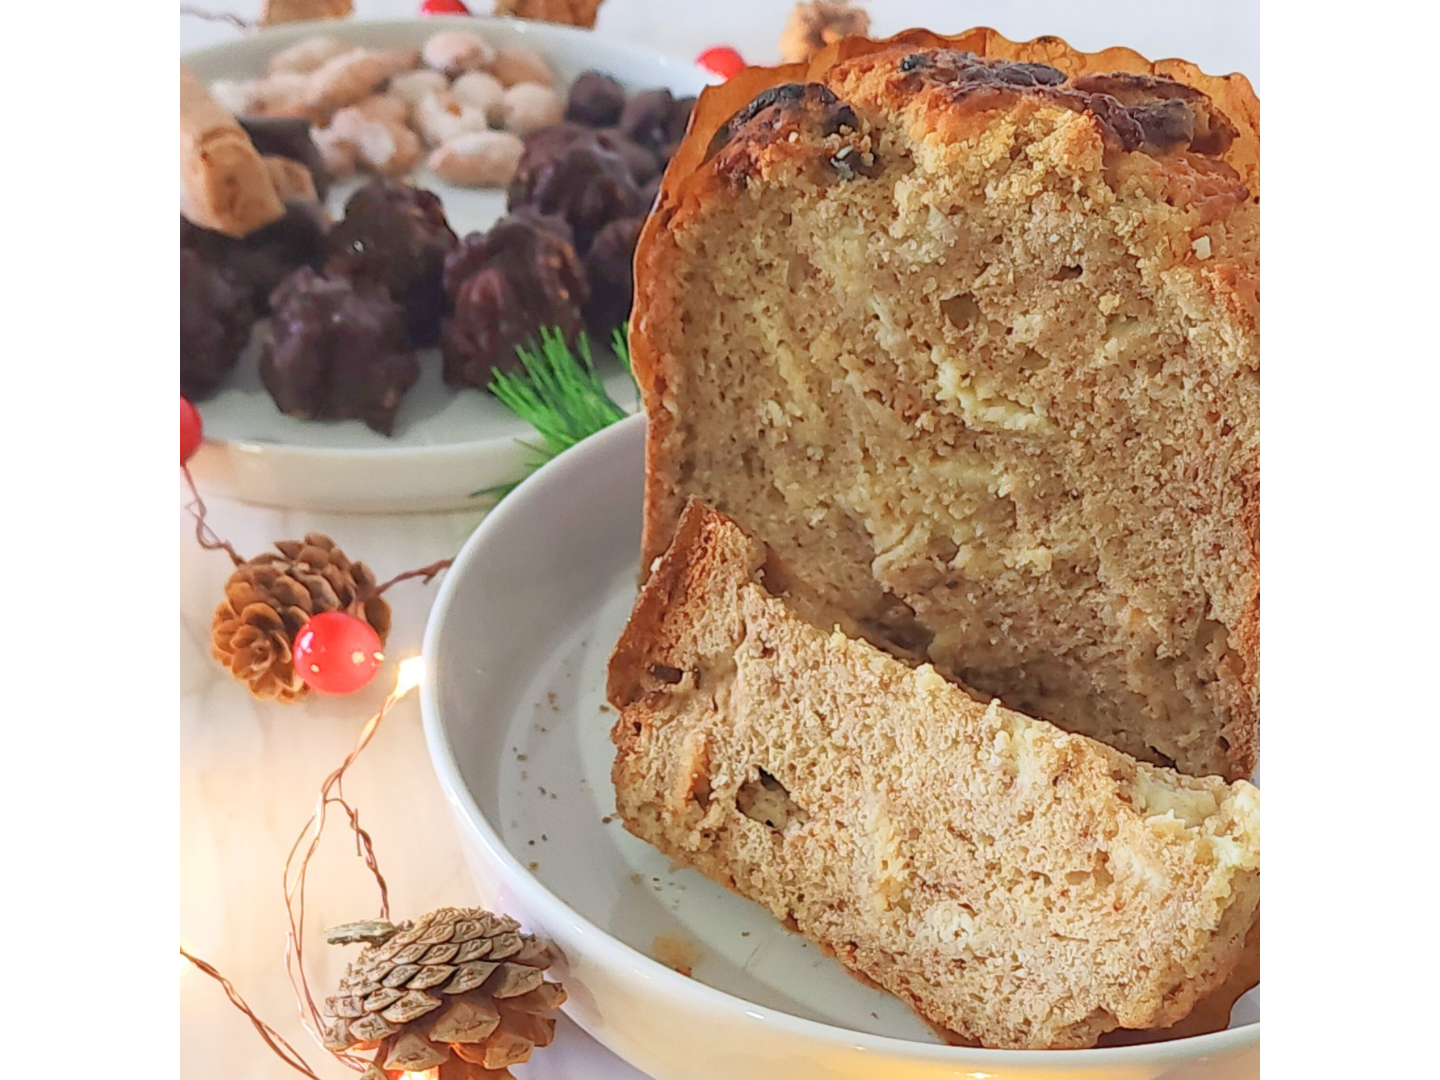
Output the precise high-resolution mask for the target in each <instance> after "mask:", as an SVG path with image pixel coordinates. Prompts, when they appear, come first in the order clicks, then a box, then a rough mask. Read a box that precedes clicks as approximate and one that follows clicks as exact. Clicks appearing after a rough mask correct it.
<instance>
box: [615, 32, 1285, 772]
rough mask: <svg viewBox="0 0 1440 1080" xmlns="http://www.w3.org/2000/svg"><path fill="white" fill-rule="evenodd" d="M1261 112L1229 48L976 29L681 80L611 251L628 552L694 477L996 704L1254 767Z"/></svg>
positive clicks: (1126, 745) (1114, 737) (660, 533)
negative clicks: (694, 100) (626, 464)
mask: <svg viewBox="0 0 1440 1080" xmlns="http://www.w3.org/2000/svg"><path fill="white" fill-rule="evenodd" d="M967 50H969V51H967ZM976 51H983V52H984V53H985V54H986V57H988V58H985V57H977V56H976V55H975V52H976ZM1004 57H1009V58H1012V59H1001V58H1004ZM1177 80H1180V81H1177ZM772 82H778V83H781V84H782V85H779V86H771V85H768V84H769V83H772ZM1258 144H1259V128H1258V103H1256V101H1255V99H1254V95H1253V93H1251V92H1250V90H1249V86H1248V83H1246V82H1245V80H1244V78H1243V77H1241V76H1231V77H1229V78H1228V79H1212V78H1208V77H1205V76H1203V75H1201V74H1200V73H1199V72H1198V71H1197V70H1196V69H1195V68H1194V67H1193V66H1190V65H1186V64H1182V63H1180V62H1178V61H1167V62H1164V63H1160V64H1149V63H1148V62H1146V61H1144V60H1143V59H1142V58H1140V57H1139V56H1138V55H1136V54H1134V53H1131V52H1128V51H1126V50H1109V51H1107V52H1105V53H1102V54H1098V55H1097V56H1085V55H1084V54H1080V53H1076V52H1074V51H1073V50H1070V49H1068V48H1067V47H1066V46H1065V45H1064V43H1063V42H1058V41H1057V40H1056V39H1054V38H1046V39H1039V40H1037V41H1036V42H1033V43H1029V44H1021V45H1017V44H1015V43H1012V42H1007V41H1005V39H1003V38H1001V37H1000V36H999V35H998V34H994V33H993V32H991V31H975V32H972V33H971V34H967V35H962V36H961V37H960V38H957V39H945V38H937V37H936V36H935V35H930V34H923V33H913V34H909V35H904V36H902V37H901V38H899V39H895V40H894V41H892V42H888V43H873V42H869V43H867V42H862V41H855V40H848V41H846V42H844V43H842V44H841V45H840V46H837V47H832V48H831V49H828V50H827V51H826V52H825V53H823V54H821V56H820V57H818V58H817V59H816V60H815V61H814V62H813V63H812V64H811V65H810V66H809V67H808V68H807V67H805V66H804V65H799V66H796V65H792V66H791V67H789V68H785V69H781V70H779V71H776V72H766V71H753V70H752V71H747V72H743V73H742V74H741V75H740V76H737V78H736V79H733V80H731V82H729V83H727V84H726V85H725V86H723V87H715V88H711V89H709V90H707V91H706V92H705V95H703V96H702V98H701V100H700V103H699V105H698V106H697V111H696V115H695V119H694V121H693V122H692V126H691V130H690V132H689V134H688V135H687V137H686V141H685V143H684V145H683V146H682V147H681V149H680V151H679V152H678V153H677V155H676V157H675V159H674V161H673V163H672V165H671V167H670V169H669V170H668V171H667V173H666V176H665V180H664V185H663V187H662V191H661V196H660V201H659V205H658V207H657V210H656V212H655V213H654V214H652V215H651V217H650V219H649V221H648V222H647V224H646V227H645V230H644V233H643V235H642V237H641V240H640V244H639V250H638V254H637V262H636V303H635V309H634V314H633V316H632V325H631V346H632V351H633V357H634V369H635V372H636V375H637V378H638V379H639V381H640V383H641V386H642V388H643V391H644V399H645V408H646V412H647V414H648V417H649V436H648V446H647V489H646V508H645V539H644V546H645V555H646V560H647V565H648V562H649V561H650V560H652V559H654V558H655V557H657V556H658V555H659V554H660V553H661V552H662V551H663V550H664V549H665V547H666V545H667V544H668V543H669V541H670V539H671V537H672V536H673V534H674V530H675V525H676V522H677V520H678V518H679V514H680V510H681V508H682V507H683V506H684V503H685V500H686V499H687V498H688V497H689V496H692V495H694V496H698V497H700V498H703V499H705V500H706V501H708V502H710V503H711V504H712V505H714V506H716V507H717V508H718V509H721V510H723V511H725V512H727V513H731V514H733V515H734V516H735V517H736V518H737V520H739V521H740V523H741V524H742V525H744V526H745V527H746V528H747V529H750V530H752V531H754V532H755V533H756V535H758V536H759V537H760V538H761V539H763V540H765V541H766V542H768V543H770V544H771V545H773V546H774V548H775V549H776V550H777V551H778V552H779V553H780V555H781V556H782V557H783V558H784V559H785V560H786V561H787V562H788V563H789V564H790V565H791V567H792V568H793V569H794V571H795V572H796V573H797V574H798V575H799V576H800V577H802V578H806V579H808V580H810V581H812V582H814V583H815V585H816V586H817V587H819V588H821V589H822V591H823V592H824V594H825V597H826V598H827V599H828V600H830V601H832V602H834V603H835V604H836V605H837V606H839V607H840V608H842V609H843V610H844V611H845V612H846V613H848V614H849V615H850V616H852V617H853V618H854V619H856V620H857V621H859V622H861V623H862V624H865V625H866V626H868V627H871V628H873V629H875V630H876V631H877V632H878V633H879V634H881V635H882V636H883V637H884V639H885V640H887V641H888V642H889V643H890V644H891V645H894V646H899V647H904V648H909V649H914V650H919V651H921V652H923V653H924V654H925V655H926V656H927V657H928V658H929V659H930V660H931V661H932V662H933V663H934V664H935V665H936V667H937V668H939V669H941V670H942V671H943V672H945V673H947V674H950V675H954V676H956V677H957V678H959V679H960V680H961V681H963V682H966V683H968V684H970V685H972V686H974V687H975V688H976V689H978V690H981V691H984V692H985V693H987V694H994V695H996V696H998V697H999V698H1001V699H1002V700H1003V701H1004V702H1005V703H1006V704H1007V705H1009V706H1011V707H1012V708H1016V709H1019V710H1021V711H1024V712H1028V713H1030V714H1032V715H1037V716H1043V717H1044V718H1046V719H1047V720H1051V721H1053V722H1055V723H1057V724H1059V725H1061V726H1062V727H1065V728H1067V729H1069V730H1073V731H1078V732H1081V733H1084V734H1087V735H1091V736H1094V737H1096V738H1100V739H1103V740H1105V741H1106V742H1108V743H1110V744H1111V745H1113V746H1115V747H1117V748H1119V749H1121V750H1124V751H1126V752H1127V753H1129V754H1131V755H1133V756H1135V757H1137V758H1139V759H1141V760H1145V761H1150V762H1152V763H1156V764H1163V765H1172V764H1173V765H1175V766H1177V767H1178V768H1179V769H1180V770H1181V771H1183V772H1187V773H1192V774H1195V775H1207V774H1219V775H1222V776H1224V777H1226V778H1227V779H1236V778H1241V777H1248V776H1249V775H1251V773H1252V772H1253V770H1254V767H1255V763H1256V755H1257V752H1258V751H1257V747H1258V715H1259V445H1260V444H1259V438H1260V429H1259V421H1260V412H1259V404H1260V379H1259V377H1260V359H1259V287H1258V281H1259V228H1258V227H1259V202H1258V191H1259V167H1258Z"/></svg>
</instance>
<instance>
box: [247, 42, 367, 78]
mask: <svg viewBox="0 0 1440 1080" xmlns="http://www.w3.org/2000/svg"><path fill="white" fill-rule="evenodd" d="M349 51H350V46H349V45H346V44H345V43H344V42H343V41H339V40H337V39H335V38H333V37H327V36H325V35H321V36H319V37H309V38H306V39H305V40H304V41H297V42H296V43H295V44H294V45H291V46H290V47H289V48H288V49H281V50H280V51H279V52H278V53H276V54H275V55H274V56H272V57H271V58H270V63H269V64H267V65H266V67H265V70H266V71H268V72H269V73H270V74H271V75H275V74H278V73H280V72H291V73H294V74H297V75H309V74H310V73H311V72H312V71H314V70H315V69H316V68H318V67H319V66H320V65H321V64H323V63H325V61H326V60H329V59H331V58H333V57H336V56H339V55H340V54H341V53H345V52H349Z"/></svg>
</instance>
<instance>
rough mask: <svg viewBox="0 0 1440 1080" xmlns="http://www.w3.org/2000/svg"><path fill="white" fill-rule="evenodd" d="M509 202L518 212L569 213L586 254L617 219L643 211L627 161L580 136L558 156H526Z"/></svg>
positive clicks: (578, 245)
mask: <svg viewBox="0 0 1440 1080" xmlns="http://www.w3.org/2000/svg"><path fill="white" fill-rule="evenodd" d="M529 156H530V152H529V151H528V150H527V151H526V157H529ZM509 206H510V209H511V210H512V211H513V210H515V209H518V208H519V207H521V206H532V207H534V208H535V209H536V210H538V211H539V212H540V213H542V214H556V215H558V216H560V217H563V218H564V219H565V220H566V221H567V222H569V224H570V227H571V228H572V229H574V230H575V248H576V250H577V251H580V252H582V253H583V252H585V251H587V250H589V247H590V241H591V240H593V239H594V237H595V234H596V233H598V232H599V231H600V230H601V229H602V228H604V227H605V226H606V225H607V224H609V223H610V222H611V221H613V220H615V219H616V218H621V217H631V216H633V215H634V214H637V213H640V212H641V210H642V209H643V206H642V204H641V201H640V189H639V188H638V187H637V186H636V184H635V180H634V177H633V176H632V175H631V172H630V167H629V166H628V165H626V164H625V161H624V159H623V158H621V157H620V155H619V154H616V153H614V152H612V151H610V150H606V149H604V148H602V147H601V146H600V145H598V143H595V142H593V141H589V140H578V141H576V142H575V143H574V144H573V145H571V146H570V147H569V148H568V149H566V150H564V151H563V152H562V153H560V154H559V155H558V156H555V157H541V158H540V159H539V160H536V161H530V162H527V161H526V159H525V158H522V159H521V162H520V170H519V171H518V172H517V173H516V174H515V179H514V180H513V181H512V182H511V184H510V190H509Z"/></svg>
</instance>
